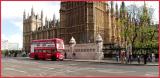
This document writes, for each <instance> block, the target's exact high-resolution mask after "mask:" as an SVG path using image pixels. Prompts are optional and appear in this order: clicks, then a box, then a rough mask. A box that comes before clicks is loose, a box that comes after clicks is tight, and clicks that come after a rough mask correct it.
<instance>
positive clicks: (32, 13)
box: [31, 6, 34, 16]
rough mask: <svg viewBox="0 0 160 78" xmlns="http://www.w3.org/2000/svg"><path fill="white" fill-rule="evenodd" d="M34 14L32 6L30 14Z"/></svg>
mask: <svg viewBox="0 0 160 78" xmlns="http://www.w3.org/2000/svg"><path fill="white" fill-rule="evenodd" d="M33 15H34V10H33V6H32V9H31V16H33Z"/></svg>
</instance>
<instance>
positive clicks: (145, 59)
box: [143, 53, 148, 64]
mask: <svg viewBox="0 0 160 78" xmlns="http://www.w3.org/2000/svg"><path fill="white" fill-rule="evenodd" d="M143 58H144V64H147V58H148V53H145V54H144V56H143Z"/></svg>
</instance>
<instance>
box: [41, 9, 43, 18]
mask: <svg viewBox="0 0 160 78" xmlns="http://www.w3.org/2000/svg"><path fill="white" fill-rule="evenodd" d="M41 19H43V10H41Z"/></svg>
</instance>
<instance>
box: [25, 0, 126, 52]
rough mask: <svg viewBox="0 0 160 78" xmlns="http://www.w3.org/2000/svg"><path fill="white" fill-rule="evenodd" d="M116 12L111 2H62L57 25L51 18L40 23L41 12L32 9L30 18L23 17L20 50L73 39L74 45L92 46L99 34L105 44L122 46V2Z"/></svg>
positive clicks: (123, 15)
mask: <svg viewBox="0 0 160 78" xmlns="http://www.w3.org/2000/svg"><path fill="white" fill-rule="evenodd" d="M119 8H120V9H119ZM119 8H118V5H117V4H114V3H113V2H112V1H111V3H107V2H87V1H79V2H75V1H67V2H61V5H60V10H59V12H60V20H59V21H58V20H57V19H55V17H54V16H53V19H52V20H48V19H47V18H45V20H43V19H44V17H43V11H41V14H40V15H36V14H35V13H34V10H33V8H32V9H31V15H28V16H26V13H25V12H24V14H23V49H24V50H26V51H29V49H30V43H31V41H32V40H37V39H49V38H62V39H63V40H64V43H65V44H68V43H69V41H70V39H71V37H72V36H73V37H74V38H75V40H76V43H77V44H82V43H93V42H95V39H96V36H97V35H98V34H100V35H101V36H102V38H103V42H104V43H105V44H111V43H113V44H114V43H116V44H122V43H123V42H124V38H123V37H121V31H123V30H122V28H121V26H119V25H118V24H117V22H118V20H120V19H123V18H127V17H128V13H127V11H126V7H125V3H124V2H122V3H121V5H120V7H119ZM43 21H44V22H45V24H43Z"/></svg>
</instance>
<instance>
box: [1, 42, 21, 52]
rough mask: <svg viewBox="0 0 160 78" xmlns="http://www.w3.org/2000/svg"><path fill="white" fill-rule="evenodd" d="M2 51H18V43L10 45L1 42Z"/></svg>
mask: <svg viewBox="0 0 160 78" xmlns="http://www.w3.org/2000/svg"><path fill="white" fill-rule="evenodd" d="M1 49H2V50H18V49H19V44H18V43H10V42H9V41H8V40H3V41H2V45H1Z"/></svg>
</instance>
